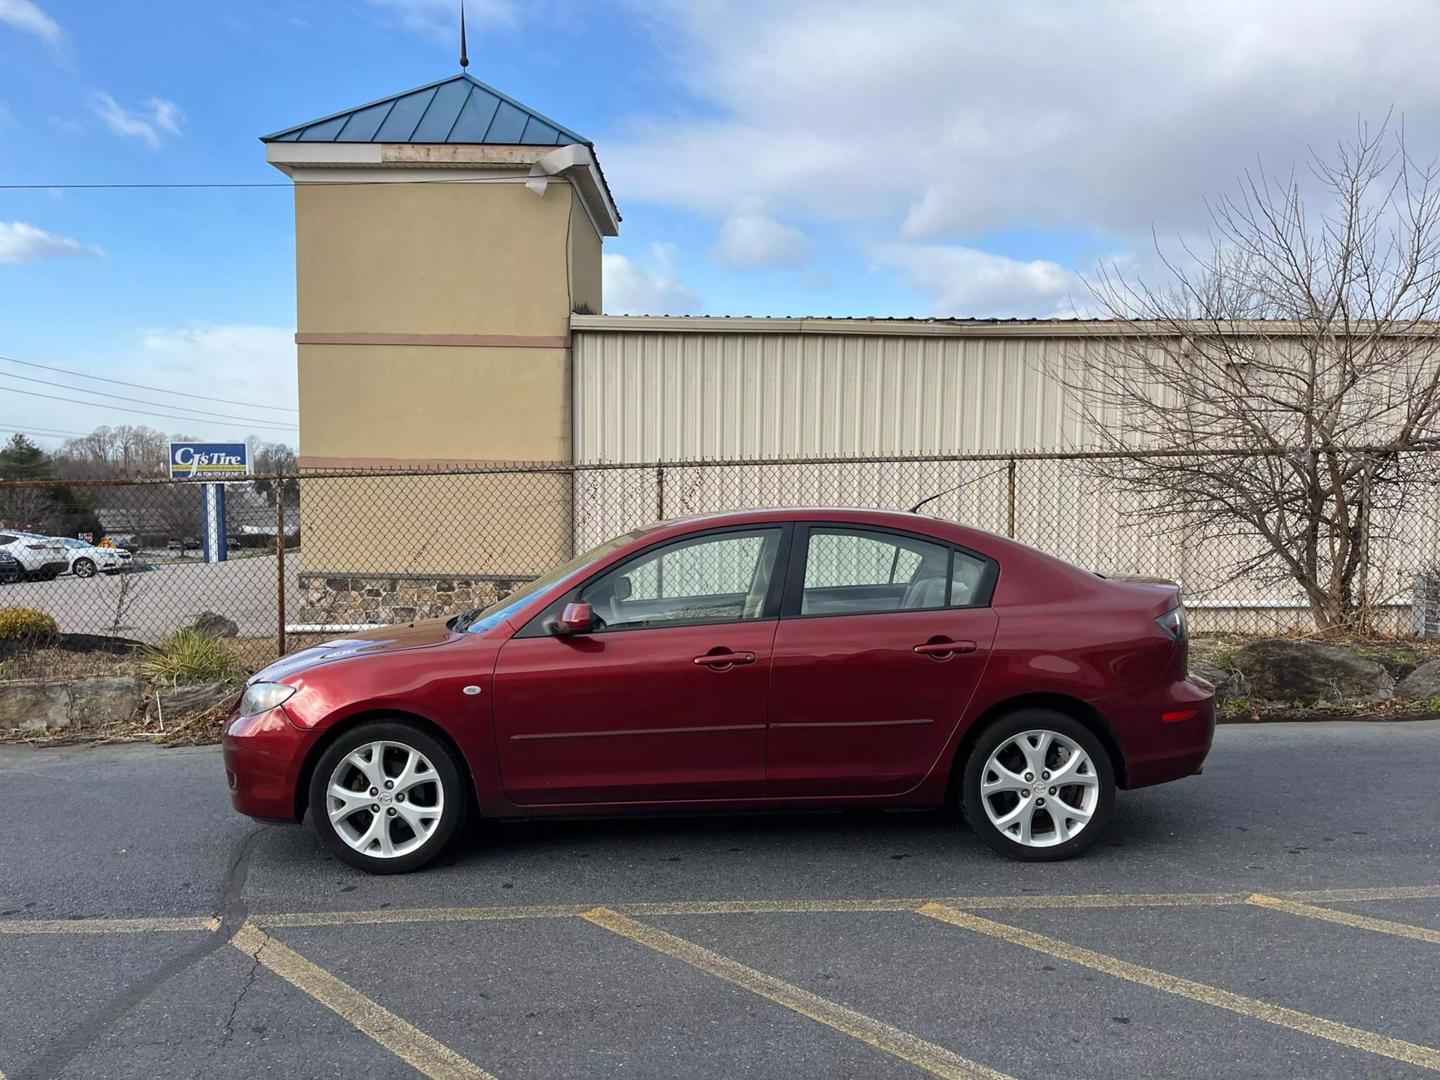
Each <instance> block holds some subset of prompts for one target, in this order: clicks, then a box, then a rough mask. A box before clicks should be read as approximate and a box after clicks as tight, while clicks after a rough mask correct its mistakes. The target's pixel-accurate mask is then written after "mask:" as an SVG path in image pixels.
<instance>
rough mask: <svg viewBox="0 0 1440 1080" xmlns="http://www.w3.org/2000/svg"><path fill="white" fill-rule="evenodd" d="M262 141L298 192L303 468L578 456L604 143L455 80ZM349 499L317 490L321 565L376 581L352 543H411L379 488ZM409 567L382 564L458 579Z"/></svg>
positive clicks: (315, 552) (434, 568) (604, 203)
mask: <svg viewBox="0 0 1440 1080" xmlns="http://www.w3.org/2000/svg"><path fill="white" fill-rule="evenodd" d="M263 142H264V143H265V151H266V156H267V159H268V160H269V161H270V163H271V164H273V165H275V166H276V167H277V168H278V169H280V170H281V171H283V172H284V173H285V174H286V175H288V176H290V177H291V178H292V179H293V180H294V181H295V249H296V250H295V255H296V258H295V264H296V296H297V312H296V335H295V340H296V344H297V346H298V354H299V385H300V461H301V465H302V466H303V467H306V468H310V469H317V468H322V469H393V468H426V467H434V466H442V465H454V464H466V465H469V464H474V463H499V462H506V463H509V462H556V463H568V462H569V461H570V460H571V455H572V439H571V422H572V421H571V411H572V410H571V375H570V372H571V365H570V315H571V313H572V312H575V311H579V312H589V313H598V312H600V311H601V292H600V288H601V286H600V245H601V240H602V238H603V237H605V236H615V235H617V232H618V226H619V214H618V213H617V212H616V209H615V205H614V202H613V201H612V199H611V197H610V192H609V190H608V188H607V186H606V183H605V179H604V176H603V174H602V173H601V172H600V168H599V165H598V164H597V162H596V160H595V156H594V152H593V148H592V146H591V144H590V143H589V141H588V140H586V139H584V138H583V137H581V136H580V135H577V134H576V133H575V132H573V131H570V130H568V129H567V128H565V127H563V126H562V125H560V124H557V123H555V122H554V121H552V120H548V119H546V118H545V117H544V116H541V115H540V114H539V113H537V112H535V111H534V110H532V109H530V108H528V107H526V106H524V105H521V104H520V103H519V102H516V101H514V100H512V99H511V98H509V97H507V96H506V95H504V94H502V93H500V92H499V91H497V90H494V89H492V88H491V87H488V86H486V85H485V84H484V83H482V82H480V81H479V80H477V79H474V78H472V77H471V76H469V75H468V74H460V75H456V76H453V77H451V78H448V79H444V80H441V81H440V82H436V83H432V84H430V85H428V86H422V87H419V88H417V89H415V90H409V91H406V92H404V93H401V94H397V95H394V96H391V97H387V98H384V99H381V100H379V101H375V102H371V103H369V104H366V105H361V106H358V107H356V108H353V109H347V110H345V111H344V112H339V113H335V114H333V115H331V116H327V117H322V118H321V119H319V120H314V121H310V122H308V123H305V124H301V125H299V126H297V127H293V128H288V129H286V130H284V131H279V132H276V133H274V134H273V135H267V136H265V137H264V139H263ZM347 484H348V482H347ZM348 487H349V490H350V491H351V492H352V494H353V496H354V499H355V502H354V503H353V504H352V503H351V500H350V499H348V498H347V499H345V500H344V502H345V505H341V492H340V491H339V489H338V488H336V487H335V485H334V484H332V485H331V487H330V489H327V490H326V491H325V492H324V495H325V498H326V500H327V502H328V503H329V505H327V506H325V507H323V508H320V507H319V506H318V504H317V503H316V501H315V500H316V499H318V498H319V497H320V489H319V485H318V484H317V485H316V493H315V495H314V496H302V507H301V510H302V519H304V527H305V528H307V529H309V530H310V534H311V537H310V538H307V541H306V544H305V557H304V564H305V569H306V570H307V572H315V573H341V574H348V573H358V572H361V571H365V572H370V571H372V568H371V567H369V566H362V565H359V561H360V552H359V548H358V546H357V547H356V549H355V550H354V551H351V550H349V549H350V545H349V544H348V543H347V542H346V540H345V537H346V536H355V537H358V536H360V535H363V536H364V544H365V549H366V550H368V551H370V552H374V551H376V550H384V545H385V544H386V543H387V540H388V541H390V542H392V543H395V544H400V545H402V546H405V547H407V548H410V549H413V548H414V547H415V545H414V544H413V540H414V539H415V534H414V529H413V527H410V528H401V527H400V526H399V524H398V523H393V522H386V521H385V520H384V519H383V516H376V514H375V513H374V510H373V507H370V506H369V505H368V504H370V503H373V502H374V501H375V500H376V499H380V498H382V495H381V493H380V492H379V490H378V489H377V488H375V486H374V485H362V484H360V483H359V482H356V483H354V484H348ZM531 488H532V494H534V492H533V488H534V485H533V484H532V485H531ZM553 494H554V496H555V498H554V499H553V500H549V499H547V500H546V501H547V503H548V502H550V501H553V502H554V504H555V510H554V514H556V515H559V514H560V507H561V504H562V503H565V504H568V496H567V497H566V498H564V499H561V498H559V496H560V495H561V492H560V491H559V490H558V488H557V490H556V491H555V492H554V493H553ZM525 501H527V502H530V503H532V506H531V509H532V510H535V509H539V508H538V507H535V506H533V502H534V500H533V499H529V498H527V499H526V500H525ZM565 512H566V513H568V510H566V511H565ZM412 526H413V523H412ZM555 527H556V530H557V535H556V539H557V546H556V548H555V550H556V551H563V549H564V546H565V544H564V543H562V542H561V541H562V540H564V541H566V542H568V537H563V538H562V537H561V536H560V535H559V533H560V532H561V531H564V532H567V533H568V527H566V526H565V523H564V522H562V521H560V520H559V519H558V517H557V520H556V526H555ZM528 532H529V536H528V539H529V541H530V542H531V543H532V544H533V541H534V536H535V534H534V529H533V527H532V528H531V529H529V530H528ZM391 534H393V535H391ZM311 538H313V539H314V540H315V541H316V542H317V543H314V544H312V543H311V542H310V540H311ZM392 550H394V549H393V548H392ZM488 553H489V554H490V555H491V556H492V558H490V559H489V560H487V561H488V562H489V563H490V564H491V565H494V559H493V554H494V551H493V548H492V549H489V550H488ZM549 554H550V552H543V553H540V558H541V559H542V560H543V559H544V558H546V557H548V556H549ZM456 556H457V553H456V552H454V551H451V552H450V553H449V557H448V558H447V559H446V560H445V561H446V562H447V563H450V564H453V563H454V562H455V561H456ZM372 558H373V556H372ZM508 561H513V560H502V562H508ZM530 561H531V560H529V559H527V560H524V562H525V565H520V564H519V563H518V562H517V563H516V565H515V566H514V567H513V569H514V570H515V571H516V572H526V571H530V572H533V569H534V567H533V566H531V565H529V563H530ZM410 562H411V563H412V564H410V565H403V566H385V567H379V566H376V567H374V568H373V571H374V572H389V573H395V572H397V571H399V572H402V573H410V574H418V575H424V574H426V573H431V572H433V573H437V574H440V573H446V574H453V573H454V567H453V565H446V566H443V567H442V566H439V565H434V564H433V562H434V561H433V560H428V561H427V559H426V558H424V557H423V556H416V557H415V558H414V559H412V560H410Z"/></svg>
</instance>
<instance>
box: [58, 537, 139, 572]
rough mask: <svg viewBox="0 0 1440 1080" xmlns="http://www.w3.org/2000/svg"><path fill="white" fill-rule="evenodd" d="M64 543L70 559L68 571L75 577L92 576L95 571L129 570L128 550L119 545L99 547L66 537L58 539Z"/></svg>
mask: <svg viewBox="0 0 1440 1080" xmlns="http://www.w3.org/2000/svg"><path fill="white" fill-rule="evenodd" d="M60 542H61V543H62V544H64V545H65V549H66V552H67V554H68V556H69V560H70V572H71V573H72V574H74V575H75V576H76V577H94V576H95V575H96V574H97V573H106V574H118V573H119V572H120V571H121V570H129V569H130V564H131V558H130V552H128V551H126V550H125V549H124V548H119V547H101V546H100V545H98V544H91V543H87V542H86V541H84V540H75V539H72V538H70V537H66V538H64V539H62V540H61V541H60Z"/></svg>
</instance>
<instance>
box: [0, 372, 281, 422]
mask: <svg viewBox="0 0 1440 1080" xmlns="http://www.w3.org/2000/svg"><path fill="white" fill-rule="evenodd" d="M12 377H13V376H12ZM5 389H6V392H7V393H10V394H24V395H25V396H26V397H37V398H45V399H46V400H48V401H63V402H64V403H65V404H66V405H89V406H91V407H92V408H96V409H112V410H113V409H115V406H113V405H107V404H106V403H105V402H103V401H77V400H75V399H74V398H65V397H58V396H57V395H55V394H41V393H37V392H36V391H34V390H16V389H14V388H12V387H6V388H5ZM118 411H119V412H127V413H137V414H139V415H140V416H159V417H163V418H164V419H166V420H184V421H185V422H186V423H189V424H196V423H200V424H212V425H213V424H214V423H215V421H214V420H207V419H205V418H204V417H201V416H180V415H177V414H175V413H163V412H153V411H151V410H148V409H132V408H122V409H119V410H118ZM230 422H231V423H247V422H248V421H243V420H235V421H230ZM251 423H252V426H255V427H260V428H265V429H267V430H273V431H297V430H299V429H298V428H297V427H296V426H295V425H294V424H272V423H253V422H251Z"/></svg>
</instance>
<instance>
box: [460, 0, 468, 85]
mask: <svg viewBox="0 0 1440 1080" xmlns="http://www.w3.org/2000/svg"><path fill="white" fill-rule="evenodd" d="M469 66H470V57H469V56H468V55H466V52H465V0H460V70H461V71H464V70H465V69H466V68H468V67H469Z"/></svg>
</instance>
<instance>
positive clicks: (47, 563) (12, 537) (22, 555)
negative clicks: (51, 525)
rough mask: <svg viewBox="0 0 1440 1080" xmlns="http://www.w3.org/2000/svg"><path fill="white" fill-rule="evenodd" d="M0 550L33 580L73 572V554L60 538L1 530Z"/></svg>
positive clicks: (47, 579) (43, 579)
mask: <svg viewBox="0 0 1440 1080" xmlns="http://www.w3.org/2000/svg"><path fill="white" fill-rule="evenodd" d="M0 551H7V552H9V553H10V554H11V555H12V556H14V558H15V561H16V562H18V563H19V564H20V572H21V573H22V574H23V575H24V576H25V577H26V578H27V579H28V580H31V581H34V580H40V581H49V580H50V579H51V578H55V577H58V576H59V575H61V574H63V573H64V572H65V571H66V570H69V569H70V552H69V550H68V549H67V548H66V547H65V541H64V540H62V539H60V538H59V537H57V536H40V535H37V534H36V533H25V532H13V531H4V530H0Z"/></svg>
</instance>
